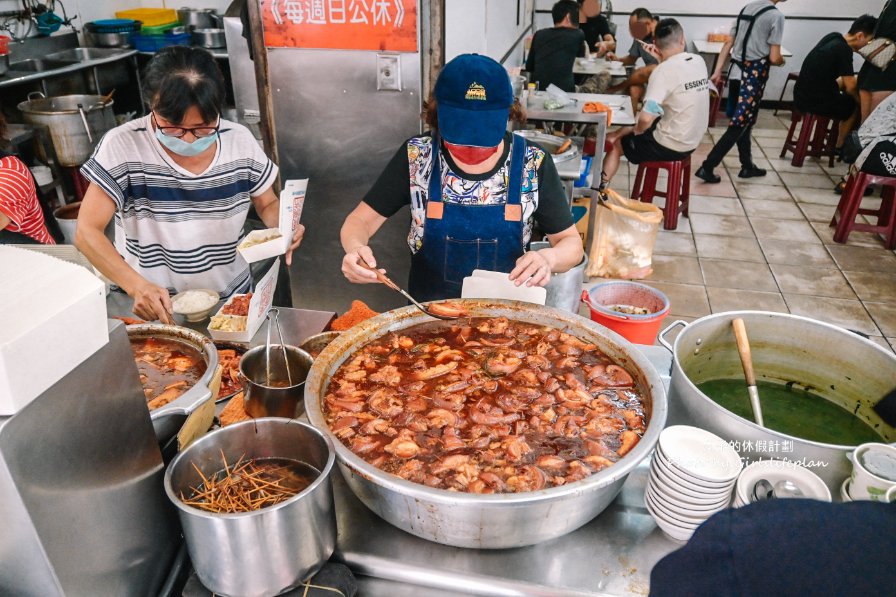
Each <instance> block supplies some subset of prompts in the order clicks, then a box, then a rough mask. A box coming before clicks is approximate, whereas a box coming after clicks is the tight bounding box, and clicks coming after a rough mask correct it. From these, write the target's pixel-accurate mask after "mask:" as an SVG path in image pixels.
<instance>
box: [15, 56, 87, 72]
mask: <svg viewBox="0 0 896 597" xmlns="http://www.w3.org/2000/svg"><path fill="white" fill-rule="evenodd" d="M78 62H80V60H58V59H50V58H29V59H27V60H20V61H19V62H10V63H9V70H10V71H16V72H23V73H42V72H45V71H48V70H54V69H58V68H63V67H66V66H71V65H72V64H77V63H78Z"/></svg>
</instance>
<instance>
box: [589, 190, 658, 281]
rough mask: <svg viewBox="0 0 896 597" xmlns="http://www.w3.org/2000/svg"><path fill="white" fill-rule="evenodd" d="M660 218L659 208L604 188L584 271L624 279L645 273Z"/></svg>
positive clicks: (650, 271) (644, 276) (649, 271)
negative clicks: (586, 267) (586, 266)
mask: <svg viewBox="0 0 896 597" xmlns="http://www.w3.org/2000/svg"><path fill="white" fill-rule="evenodd" d="M662 221H663V211H662V210H661V209H660V208H659V207H657V206H655V205H653V204H651V203H642V202H640V201H636V200H634V199H625V198H624V197H621V196H620V195H619V194H618V193H616V192H614V191H612V190H609V189H607V191H606V195H605V198H604V199H603V200H601V201H599V202H598V204H597V211H596V213H595V216H594V235H593V238H592V240H591V247H590V248H589V252H588V269H587V270H586V271H585V274H586V275H588V276H602V277H606V278H622V279H626V280H639V279H641V278H646V277H647V276H649V275H650V274H651V273H652V272H653V267H651V264H652V260H653V247H654V245H655V244H656V235H657V232H659V229H660V223H661V222H662Z"/></svg>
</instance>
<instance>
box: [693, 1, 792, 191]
mask: <svg viewBox="0 0 896 597" xmlns="http://www.w3.org/2000/svg"><path fill="white" fill-rule="evenodd" d="M784 1H785V0H755V1H754V2H750V3H749V4H747V5H746V6H744V8H743V10H741V12H740V14H739V15H738V16H737V21H735V25H734V27H733V28H732V30H731V37H730V39H729V41H727V42H725V46H724V47H723V48H722V52H721V56H726V55H727V54H728V52H729V51H730V52H731V59H732V61H733V62H734V63H735V64H736V65H737V66H738V68H739V69H740V71H741V74H740V81H739V83H740V85H739V88H738V89H736V90H735V88H732V89H731V90H729V94H730V93H735V94H736V97H737V107H736V108H735V110H734V115H733V116H732V117H731V122H730V123H729V124H728V130H727V131H725V134H724V135H722V138H721V139H719V141H718V142H717V143H716V144H715V147H713V148H712V151H710V152H709V155H708V156H707V157H706V160H704V162H703V164H702V165H701V166H700V168H699V169H698V170H697V172H695V173H694V175H695V176H697V177H698V178H701V179H703V180H705V181H706V182H712V183H717V182H721V180H722V179H721V177H720V176H719V175H718V174H716V173H715V172H713V169H715V167H716V166H718V165H719V164H720V163H721V162H722V159H723V158H724V157H725V155H726V154H727V153H728V152H729V151H730V150H731V148H732V147H734V146H735V145H737V151H738V154H739V157H740V172H739V173H738V175H737V176H738V178H753V177H755V176H765V170H763V169H762V168H759V167H757V166H756V165H755V164H754V163H753V155H752V145H751V141H750V134H751V132H752V130H753V125H754V124H756V117H757V116H758V115H759V103H760V102H761V101H762V95H763V93H764V92H765V84H766V82H767V81H768V75H769V71H770V70H771V67H772V65H774V66H781V65H783V64H784V57H783V56H782V55H781V40H782V38H783V37H784V14H783V13H781V11H780V10H778V9H777V7H776V5H777V4H778V3H780V2H784ZM724 62H725V61H724V60H720V61H719V63H718V65H716V69H715V72H714V73H713V74H712V77H710V79H711V80H712V82H713V84H714V85H715V86H716V87H717V88H719V87H721V85H722V68H723V67H724Z"/></svg>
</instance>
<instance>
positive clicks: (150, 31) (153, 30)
mask: <svg viewBox="0 0 896 597" xmlns="http://www.w3.org/2000/svg"><path fill="white" fill-rule="evenodd" d="M178 25H180V23H179V22H177V21H174V22H173V23H165V24H164V25H156V26H154V27H144V28H143V29H141V30H140V34H141V35H163V34H164V33H165V32H166V31H168V30H169V29H174V28H175V27H177V26H178Z"/></svg>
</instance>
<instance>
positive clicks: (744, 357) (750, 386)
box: [731, 317, 765, 427]
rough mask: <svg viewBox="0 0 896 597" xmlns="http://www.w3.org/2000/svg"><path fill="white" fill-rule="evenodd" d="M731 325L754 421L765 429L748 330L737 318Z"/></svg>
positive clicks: (742, 321) (741, 320)
mask: <svg viewBox="0 0 896 597" xmlns="http://www.w3.org/2000/svg"><path fill="white" fill-rule="evenodd" d="M731 325H732V326H733V327H734V337H735V339H736V340H737V352H738V353H739V354H740V363H741V365H743V368H744V378H745V379H746V381H747V391H748V392H749V393H750V406H752V407H753V419H755V421H756V424H757V425H759V426H760V427H765V424H764V423H763V422H762V405H761V404H760V403H759V389H758V388H757V387H756V376H755V375H754V374H753V357H752V355H751V354H750V341H749V339H748V338H747V328H746V327H745V326H744V320H743V319H741V318H740V317H737V318H735V319H734V320H733V321H732V322H731Z"/></svg>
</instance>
